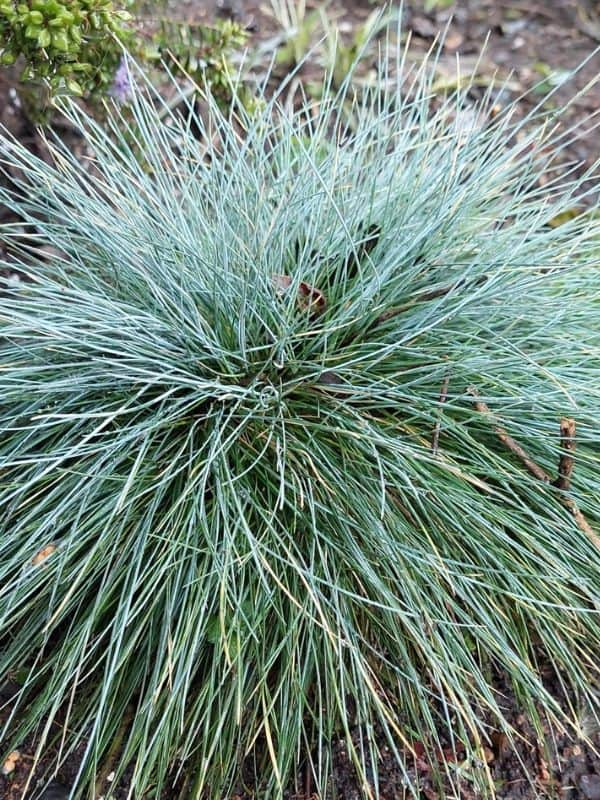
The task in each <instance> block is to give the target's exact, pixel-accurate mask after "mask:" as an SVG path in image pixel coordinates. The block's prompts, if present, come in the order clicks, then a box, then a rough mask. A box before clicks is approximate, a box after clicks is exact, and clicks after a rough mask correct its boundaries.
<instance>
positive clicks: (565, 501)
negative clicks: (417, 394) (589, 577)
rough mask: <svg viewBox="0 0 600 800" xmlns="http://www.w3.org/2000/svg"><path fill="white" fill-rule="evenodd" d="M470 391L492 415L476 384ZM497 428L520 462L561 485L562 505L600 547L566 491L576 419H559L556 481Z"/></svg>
mask: <svg viewBox="0 0 600 800" xmlns="http://www.w3.org/2000/svg"><path fill="white" fill-rule="evenodd" d="M467 392H468V393H469V394H470V395H472V396H473V397H474V400H473V402H474V405H475V408H476V409H477V410H478V411H480V412H481V413H482V414H485V415H486V416H488V417H491V418H493V414H492V412H491V411H490V409H489V407H488V405H487V403H484V401H483V400H481V398H480V395H479V392H478V391H477V389H476V388H475V387H474V386H469V388H468V389H467ZM494 430H495V431H496V433H497V434H498V438H499V439H500V441H501V442H502V443H503V444H505V445H506V447H507V448H508V449H509V450H510V451H511V452H512V453H514V454H515V455H516V456H517V458H518V459H519V460H520V461H521V463H522V464H523V465H524V466H525V467H526V469H527V470H528V471H529V472H530V473H531V474H532V475H533V476H534V477H535V478H537V479H538V480H540V481H543V482H544V483H548V484H551V485H552V486H556V487H557V488H558V489H561V490H562V491H561V494H560V496H559V498H560V502H561V503H562V505H563V506H564V507H565V508H567V509H568V510H569V511H570V512H571V514H572V515H573V519H574V520H575V523H576V525H577V527H578V528H579V529H580V530H581V531H583V532H584V533H585V535H586V536H587V537H588V539H589V540H590V542H591V543H592V544H593V545H595V547H597V548H598V549H599V550H600V536H598V534H597V533H595V531H594V530H593V528H592V526H591V525H590V524H589V522H588V521H587V520H586V518H585V517H584V516H583V513H582V512H581V510H580V509H579V507H578V506H577V504H576V503H575V501H574V500H573V498H572V497H569V496H568V495H567V494H564V492H566V491H567V490H568V488H569V487H570V485H571V474H572V472H573V465H574V462H573V457H572V453H573V452H574V450H575V420H573V419H569V418H566V417H565V418H564V419H561V421H560V434H561V444H562V447H563V451H564V452H563V453H562V454H561V457H560V462H559V465H558V473H559V474H558V478H557V479H556V481H552V480H551V478H550V476H549V475H548V474H547V472H546V471H545V470H544V469H542V467H540V466H539V465H538V464H536V463H535V461H534V460H533V459H532V458H530V457H529V456H528V455H527V453H526V452H525V450H523V448H522V447H521V445H520V444H519V443H518V442H516V441H515V440H514V439H513V438H512V436H510V435H509V434H508V433H507V432H506V430H505V429H504V428H503V427H502V426H500V425H494Z"/></svg>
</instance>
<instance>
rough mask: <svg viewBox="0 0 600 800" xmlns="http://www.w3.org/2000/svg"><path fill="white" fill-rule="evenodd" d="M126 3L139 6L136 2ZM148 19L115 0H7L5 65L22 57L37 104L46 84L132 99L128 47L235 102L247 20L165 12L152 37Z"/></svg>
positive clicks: (1, 29)
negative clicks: (196, 18) (180, 17)
mask: <svg viewBox="0 0 600 800" xmlns="http://www.w3.org/2000/svg"><path fill="white" fill-rule="evenodd" d="M126 5H127V7H128V8H129V9H130V10H131V11H135V10H136V9H135V7H134V5H133V3H132V2H128V3H127V4H126ZM155 10H156V9H155ZM143 22H144V20H143V18H142V17H141V16H139V15H138V16H136V18H134V17H133V16H132V14H131V13H129V11H127V10H125V9H124V8H120V7H117V6H116V5H115V4H114V3H113V2H111V0H76V2H70V0H69V2H65V3H61V2H60V1H59V0H28V2H25V3H19V2H17V0H2V2H0V63H1V64H4V65H5V66H10V65H12V64H14V63H15V62H16V61H17V59H20V61H21V62H22V63H23V65H24V66H23V70H22V73H21V81H22V82H24V83H25V84H30V87H29V91H30V92H31V91H33V98H32V99H33V106H40V105H45V102H44V100H43V96H42V94H40V92H39V91H36V90H37V89H39V87H40V85H42V86H44V87H47V88H48V89H49V90H50V94H51V95H53V94H56V93H61V94H62V93H69V94H74V95H78V96H79V95H86V96H87V97H89V98H91V99H94V100H100V99H103V98H104V97H105V96H106V94H107V93H108V92H113V93H114V94H115V95H116V96H117V97H121V99H122V100H126V99H127V96H128V91H127V76H126V74H125V72H124V67H123V59H124V49H125V48H127V50H128V51H129V52H130V53H131V54H132V55H133V56H134V57H135V58H136V59H137V60H138V61H139V62H140V63H142V64H145V65H146V67H147V68H151V67H152V68H156V69H158V70H162V69H163V68H164V67H165V65H167V66H168V69H169V70H170V72H171V73H172V74H175V75H178V76H179V77H185V78H191V79H192V80H195V81H197V82H198V83H199V84H201V85H203V86H205V87H210V89H211V90H212V92H213V93H214V94H215V95H218V94H220V95H221V97H222V98H223V100H224V101H226V100H227V91H228V90H229V89H230V88H231V85H232V81H231V73H232V70H231V66H230V63H229V58H230V56H231V54H232V52H233V51H234V50H235V49H237V48H239V47H241V46H242V45H243V44H244V43H245V41H246V39H247V33H246V31H245V30H244V29H243V28H242V27H241V26H240V25H238V24H237V23H234V22H231V21H225V22H217V23H215V24H213V25H198V24H192V23H189V22H180V21H176V20H172V19H168V18H167V17H159V18H158V19H157V20H153V21H151V26H152V27H153V28H154V29H155V30H154V32H153V33H152V34H151V35H148V33H147V31H146V30H145V27H144V25H143V24H142V23H143ZM145 22H146V23H148V20H145ZM115 84H116V85H115ZM247 99H249V98H247ZM38 112H39V109H38ZM34 113H36V112H35V111H34Z"/></svg>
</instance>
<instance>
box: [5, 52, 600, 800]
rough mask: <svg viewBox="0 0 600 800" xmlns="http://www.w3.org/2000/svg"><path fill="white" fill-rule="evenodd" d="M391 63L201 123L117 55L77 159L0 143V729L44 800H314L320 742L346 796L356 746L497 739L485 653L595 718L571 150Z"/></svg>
mask: <svg viewBox="0 0 600 800" xmlns="http://www.w3.org/2000/svg"><path fill="white" fill-rule="evenodd" d="M432 58H433V60H435V53H434V54H433V56H432ZM405 61H406V56H405V54H403V53H402V52H400V51H398V53H397V54H394V55H392V56H386V57H385V58H383V59H382V62H381V64H380V69H379V76H380V79H379V82H378V83H377V84H376V85H374V86H373V87H372V88H371V89H366V90H365V91H363V92H361V93H360V94H358V93H356V92H354V91H353V88H352V87H353V82H352V75H349V76H348V79H347V80H346V81H345V82H344V83H343V85H342V86H341V88H339V89H335V88H334V85H333V83H332V82H331V79H330V78H328V77H325V79H324V81H325V86H326V87H327V92H324V93H323V97H322V99H321V100H320V102H319V103H312V102H310V101H309V100H308V99H307V100H306V102H305V103H304V104H303V105H302V106H301V107H300V108H298V109H296V110H295V111H290V106H289V104H287V103H286V102H285V92H284V90H282V91H281V92H279V93H276V94H275V96H274V97H271V98H269V97H267V96H266V95H265V96H264V97H262V98H261V102H260V103H258V104H257V106H256V108H254V109H253V110H252V112H248V111H246V110H245V109H244V108H243V107H241V106H240V105H239V104H236V103H235V101H234V102H233V103H232V106H231V108H228V109H226V110H225V111H223V110H222V109H220V108H219V107H218V106H217V105H216V104H215V103H213V102H212V101H211V100H210V97H208V98H206V100H205V103H204V112H203V113H202V114H200V113H199V112H197V111H196V110H195V106H194V105H193V103H192V101H191V100H190V99H189V98H188V97H187V96H186V95H185V93H182V94H181V97H180V103H179V106H178V108H177V109H174V108H172V107H170V106H169V105H167V104H166V103H165V102H164V101H162V100H161V98H160V96H159V95H158V94H157V93H156V92H154V91H153V90H152V87H151V86H150V85H149V84H148V83H147V81H146V80H145V78H144V76H143V75H140V74H137V72H136V71H135V70H134V68H133V67H132V80H134V82H135V84H136V85H135V91H134V93H133V97H132V101H131V104H130V106H129V107H128V108H127V109H123V108H120V107H118V106H112V107H111V108H109V109H108V112H107V119H106V121H105V122H104V123H102V124H100V123H98V122H97V121H94V120H93V119H91V118H90V117H88V116H86V114H85V112H84V111H82V110H81V109H80V108H78V107H77V106H76V105H70V104H68V103H67V104H66V106H65V108H64V111H65V113H66V114H67V115H68V116H69V118H70V119H71V120H72V122H73V123H74V124H75V125H76V126H77V127H78V128H79V129H80V130H81V133H82V136H83V139H84V141H85V143H86V146H87V153H88V155H87V156H86V158H84V159H80V158H77V157H75V155H73V154H72V153H71V152H69V151H68V149H67V148H66V147H64V146H62V145H61V143H60V142H59V141H55V142H50V143H49V146H50V150H51V153H52V156H53V163H51V164H50V163H46V162H45V161H42V160H40V159H38V158H35V157H33V156H32V155H31V154H30V153H29V152H27V151H26V150H25V148H24V147H23V146H22V145H21V144H20V143H19V142H17V141H15V140H14V139H11V138H10V136H9V135H8V134H7V133H4V134H3V135H2V139H1V140H0V148H1V152H0V164H1V166H2V168H3V169H4V170H9V171H10V175H11V183H10V184H9V186H8V188H3V189H1V190H0V199H1V200H2V202H3V203H4V204H5V205H6V206H8V207H9V208H11V209H12V210H13V211H14V212H15V213H16V214H18V216H19V218H20V219H21V220H22V221H23V223H24V225H25V232H24V225H23V224H21V225H20V226H19V227H15V226H14V225H13V226H11V225H7V226H5V227H4V228H2V229H1V232H0V238H1V241H2V242H3V243H4V245H5V247H6V248H8V249H10V250H11V251H12V254H13V255H12V262H11V263H13V265H14V262H15V261H16V263H17V266H18V269H19V271H20V272H21V273H22V274H23V275H24V276H25V277H26V280H25V281H24V282H23V283H21V284H20V285H19V286H18V287H16V288H8V289H6V290H5V291H3V293H2V296H1V298H0V354H1V364H0V404H1V405H0V409H1V421H2V438H1V440H0V477H1V483H0V506H1V507H2V509H3V513H2V518H1V520H0V533H1V536H0V675H2V676H5V675H9V676H12V677H13V678H15V676H16V677H18V680H19V681H20V690H19V693H18V694H17V695H16V696H15V697H14V698H13V699H12V701H11V703H10V706H9V707H8V709H7V711H8V713H7V714H6V715H5V717H6V722H5V725H4V727H3V729H2V732H1V735H0V740H1V741H2V742H3V746H4V747H5V748H6V749H7V751H8V750H9V749H11V748H13V747H14V746H16V745H17V744H18V743H19V742H21V741H22V740H23V739H24V737H25V736H26V735H28V734H33V735H35V737H36V741H37V742H38V743H39V748H38V751H37V752H38V755H40V754H42V753H44V752H46V751H49V750H50V749H51V748H52V750H53V752H55V753H56V761H57V763H61V762H62V761H63V760H65V759H66V758H68V757H69V755H70V754H72V753H73V752H74V750H75V748H76V747H79V750H78V752H79V753H81V749H82V748H83V750H84V755H83V759H82V760H81V768H80V772H79V775H78V778H77V781H76V783H75V785H74V786H73V792H72V796H73V798H78V797H84V796H87V795H88V794H89V793H90V791H91V790H92V789H93V787H94V784H95V782H96V781H97V775H102V774H104V773H103V770H105V769H106V765H107V764H109V765H110V766H111V768H112V769H113V771H114V772H115V780H116V781H118V780H119V778H120V776H121V775H122V774H123V772H124V770H125V768H126V767H129V768H130V774H131V775H132V782H131V787H132V788H131V792H130V796H131V797H133V796H135V797H142V796H148V797H158V796H159V795H160V792H161V790H162V789H164V788H165V787H166V786H168V785H171V784H170V782H171V781H172V780H173V777H174V776H175V777H176V776H177V775H178V774H179V772H182V773H183V774H184V775H185V776H187V783H186V786H187V790H188V792H189V796H192V797H194V798H200V797H209V798H221V797H224V796H227V792H229V791H231V790H232V788H233V787H234V786H236V785H238V783H237V782H238V781H239V778H240V775H241V773H242V770H243V765H244V764H246V765H247V764H248V763H250V764H254V765H255V770H256V782H257V783H256V791H257V793H258V796H260V797H261V798H278V797H282V796H283V792H284V789H285V787H286V786H288V785H289V784H290V781H291V780H292V779H293V776H294V773H295V770H296V769H297V767H298V765H299V764H300V763H302V762H304V761H306V760H308V762H309V766H310V769H311V770H312V773H313V786H314V787H316V790H317V791H319V792H321V793H322V794H323V796H325V791H326V787H327V785H328V780H329V779H330V777H331V770H332V750H331V748H332V744H333V743H334V742H336V741H339V740H340V739H341V740H344V739H345V740H346V744H347V748H348V755H349V758H350V760H351V761H352V763H353V765H354V767H355V768H356V771H357V774H358V784H359V785H360V786H362V790H361V791H363V793H364V795H365V796H373V797H376V796H378V795H379V783H378V779H377V759H378V754H379V752H380V749H381V748H382V747H384V746H385V747H388V748H389V749H390V751H391V752H392V753H393V754H394V755H395V757H396V758H397V759H398V763H399V767H400V771H401V773H404V775H405V778H406V781H407V784H410V781H411V780H412V778H413V777H414V773H412V772H411V771H410V769H409V767H410V763H409V762H410V761H411V757H410V755H409V754H410V752H411V748H413V747H414V745H415V743H416V742H424V743H426V749H428V751H429V752H431V753H433V754H435V753H436V752H438V751H439V748H440V747H444V746H446V745H447V742H448V741H450V742H451V743H452V742H453V743H454V746H455V747H456V748H457V749H458V748H459V746H460V748H463V749H464V750H465V752H466V753H467V756H468V757H470V758H471V759H472V760H471V761H470V762H469V763H470V764H472V765H473V764H475V765H477V764H478V763H480V762H479V761H478V760H477V759H481V756H482V748H483V746H484V745H485V744H486V743H487V742H488V737H489V734H490V731H491V730H493V729H494V728H496V729H499V730H502V731H504V732H505V733H506V734H507V735H508V736H509V739H510V737H511V736H512V730H511V727H510V724H509V720H507V718H506V717H505V711H504V708H503V701H502V698H501V697H500V696H499V695H498V693H497V692H496V691H495V690H494V685H493V680H492V675H493V674H494V672H500V673H501V674H502V675H503V676H505V678H506V679H507V681H508V684H509V685H510V686H511V687H512V690H513V691H514V693H515V695H516V697H517V699H518V702H519V703H520V704H521V706H522V708H523V709H525V711H526V712H527V713H528V714H529V715H531V718H532V719H533V721H534V722H535V723H536V724H538V725H539V726H540V727H541V720H542V718H545V717H546V718H549V719H550V720H551V721H552V722H553V724H554V725H558V726H559V727H562V728H566V729H570V730H572V731H573V732H574V733H577V732H578V727H577V715H578V709H579V708H581V707H584V706H585V708H586V713H588V714H589V713H591V714H597V705H598V704H597V697H596V694H595V693H594V682H595V681H596V680H597V663H598V655H599V654H598V647H599V645H598V642H599V641H600V618H599V610H600V607H599V605H598V587H599V586H600V552H599V541H600V540H599V538H598V537H599V534H600V530H599V529H600V510H599V506H598V496H599V479H598V475H599V467H600V459H599V453H600V436H599V416H600V326H598V315H599V313H600V283H599V281H598V267H597V265H598V258H599V253H600V224H599V221H598V220H599V218H598V208H597V205H596V206H594V200H593V197H594V196H593V194H592V193H591V190H590V186H591V185H592V186H593V182H594V181H597V175H598V171H597V165H596V166H595V167H594V168H592V169H590V170H588V172H587V173H585V174H581V173H578V172H576V171H574V170H573V169H567V170H566V171H564V170H563V171H560V170H559V169H558V166H557V162H558V160H559V159H560V157H561V154H562V152H563V151H564V149H565V147H566V146H567V145H568V143H569V141H571V140H572V139H573V138H574V137H576V136H578V135H579V133H578V131H577V130H569V131H567V132H566V133H565V131H564V130H563V129H561V128H560V127H558V126H557V119H559V117H560V113H559V112H556V111H553V112H552V114H551V115H550V114H547V113H545V112H544V111H543V106H542V105H541V104H540V106H539V107H536V108H535V109H534V111H533V112H532V113H531V115H530V117H529V118H528V119H526V120H519V119H518V117H517V116H516V115H515V114H514V113H513V112H514V110H515V109H514V108H512V107H511V108H508V109H506V110H505V111H504V112H502V113H501V114H499V115H496V116H494V115H492V113H491V112H489V111H488V107H490V106H491V105H492V104H491V103H487V102H482V103H480V104H473V103H472V101H471V100H470V97H469V93H468V90H469V87H468V85H467V86H466V88H464V89H461V90H459V91H457V92H455V93H453V94H451V95H448V96H446V97H445V98H437V99H436V98H434V97H432V92H431V87H432V80H433V78H432V74H433V73H432V70H431V66H432V64H429V65H427V64H426V65H423V66H422V67H420V68H419V69H411V68H409V67H408V66H407V65H406V63H405ZM491 96H492V93H491V92H490V93H489V95H488V97H487V98H485V100H489V99H490V97H491ZM306 97H308V95H306ZM182 109H183V113H182ZM579 206H582V207H585V208H587V209H588V210H587V211H585V212H583V213H581V214H579V215H577V216H575V217H574V218H572V219H571V220H570V221H568V222H566V223H565V224H563V225H559V226H556V225H555V224H554V222H555V220H556V219H557V218H558V217H559V215H561V214H563V215H564V213H565V212H570V211H571V210H572V209H573V208H574V207H579ZM42 245H43V246H44V248H43V249H40V246H42ZM48 253H50V254H51V255H50V257H49V256H48ZM561 421H562V422H561ZM565 431H566V433H565ZM569 431H570V433H569ZM573 445H574V447H573ZM559 467H560V469H559ZM548 667H549V668H551V669H553V670H556V671H557V673H558V674H559V675H560V679H561V681H562V683H563V685H564V688H565V696H566V698H567V700H566V701H565V702H562V703H560V702H558V699H557V698H556V697H554V696H553V695H552V694H551V693H550V692H549V691H548V689H547V687H546V685H545V683H544V678H543V673H544V670H545V669H547V668H548ZM115 742H116V743H117V746H115ZM407 757H408V762H407V763H406V764H405V760H406V758H407ZM433 758H434V760H435V755H434V756H433ZM480 771H481V773H482V775H483V778H482V780H483V785H482V787H480V788H481V791H483V792H487V793H488V794H491V793H493V787H492V785H491V782H488V783H487V784H486V783H485V775H484V773H485V768H484V767H483V766H481V768H480ZM448 773H449V774H448V776H447V778H445V780H446V783H445V784H444V785H445V786H446V790H447V791H451V789H448V786H452V781H453V780H454V779H455V778H456V775H457V774H458V773H457V772H456V770H454V772H453V771H452V768H451V766H448ZM171 791H172V790H171ZM454 791H456V792H458V791H459V788H457V787H455V790H454Z"/></svg>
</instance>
